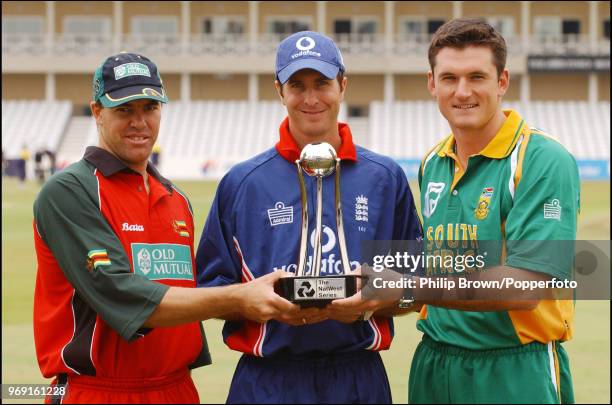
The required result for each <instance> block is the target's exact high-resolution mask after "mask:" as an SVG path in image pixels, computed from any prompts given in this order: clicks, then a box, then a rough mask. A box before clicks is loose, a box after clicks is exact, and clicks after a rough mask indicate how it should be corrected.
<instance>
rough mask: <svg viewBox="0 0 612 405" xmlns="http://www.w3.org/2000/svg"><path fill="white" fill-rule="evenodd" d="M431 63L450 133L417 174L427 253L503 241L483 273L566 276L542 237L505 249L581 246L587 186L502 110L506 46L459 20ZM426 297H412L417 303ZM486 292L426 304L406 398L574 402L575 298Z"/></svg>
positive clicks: (564, 262) (539, 136) (558, 149)
mask: <svg viewBox="0 0 612 405" xmlns="http://www.w3.org/2000/svg"><path fill="white" fill-rule="evenodd" d="M428 56H429V63H430V67H431V71H430V72H429V73H428V89H429V91H430V93H431V94H432V96H433V97H435V99H436V101H437V103H438V107H439V109H440V112H441V113H442V115H443V116H444V117H445V118H446V120H447V121H448V123H449V126H450V128H451V130H452V133H451V134H450V135H449V136H448V137H446V138H445V139H444V140H442V141H441V142H440V143H438V144H437V145H436V146H435V147H434V148H433V149H432V150H431V151H430V152H429V153H428V154H427V156H426V157H425V158H424V160H423V162H422V164H421V167H420V172H419V184H420V188H421V206H422V213H423V222H424V223H423V230H424V233H425V247H426V250H427V251H432V249H433V250H435V249H436V248H438V249H439V248H440V246H442V249H444V245H445V244H446V246H447V247H448V246H450V247H451V248H452V247H453V245H454V246H456V245H457V242H454V241H461V240H463V241H466V240H467V241H493V240H494V241H504V243H505V248H504V252H503V253H502V255H501V264H502V265H499V266H497V267H494V268H492V269H489V270H487V272H486V273H487V274H486V276H484V277H482V276H481V277H482V278H486V279H490V280H501V279H503V277H513V278H514V279H521V280H535V281H546V280H551V279H555V278H556V279H567V278H570V273H571V263H572V260H571V258H572V256H571V254H572V251H571V249H569V251H567V250H565V251H564V252H559V251H557V252H554V254H552V253H551V249H550V248H551V245H552V244H553V243H557V242H546V243H548V244H549V245H548V246H547V248H544V249H539V250H538V254H537V255H535V254H534V253H533V251H532V250H530V249H529V247H528V244H527V243H525V244H521V243H513V242H510V241H523V240H531V241H550V240H557V241H571V240H575V237H576V219H577V214H578V211H579V201H580V184H579V177H578V170H577V166H576V162H575V160H574V158H573V157H572V156H571V155H570V154H569V152H567V150H566V149H565V148H564V147H563V146H562V145H560V144H559V143H558V142H556V141H555V140H553V139H552V138H550V137H549V136H547V135H545V134H544V133H542V132H541V131H539V130H535V129H532V128H530V127H529V126H528V125H527V123H526V122H525V121H524V120H523V119H522V118H521V116H520V115H519V113H518V112H516V111H513V110H503V109H502V106H501V101H502V97H503V95H504V94H505V92H506V90H507V89H508V85H509V73H508V70H507V69H506V68H505V62H506V44H505V41H504V39H503V38H502V37H501V35H500V34H499V33H498V32H496V31H495V30H494V29H493V28H492V27H491V26H490V25H488V24H487V23H486V22H484V20H481V19H469V18H465V19H456V20H452V21H450V22H448V23H446V24H444V25H443V26H442V27H440V28H439V29H438V31H437V32H436V33H435V34H434V37H433V39H432V42H431V44H430V47H429V52H428ZM540 243H541V242H540ZM558 243H560V242H558ZM543 246H545V247H546V245H545V244H543ZM428 270H429V269H428ZM450 272H452V269H451V270H450ZM455 272H457V270H456V269H455ZM468 278H469V276H468ZM424 293H425V291H421V292H419V291H418V289H416V290H414V295H415V297H416V299H417V300H418V299H419V295H421V294H423V295H425V294H424ZM490 293H491V291H487V290H484V289H481V290H479V289H474V290H472V291H469V292H468V291H467V290H465V289H464V290H461V289H454V290H453V291H448V292H443V293H442V295H441V296H438V299H439V300H436V301H435V305H425V306H423V308H422V309H421V317H420V319H419V320H418V321H417V328H418V329H419V330H420V331H422V332H423V333H424V336H423V341H422V342H421V343H420V344H419V346H418V348H417V349H416V352H415V355H414V358H413V361H412V367H411V370H410V380H409V402H410V403H434V402H435V403H470V402H471V403H499V402H506V403H525V402H528V403H559V402H560V403H571V402H573V388H572V381H571V375H570V371H569V362H568V357H567V354H566V352H565V351H564V349H563V347H562V346H561V344H560V343H561V342H562V341H565V340H568V339H570V338H571V336H572V326H573V311H574V306H573V302H572V301H568V300H555V299H540V298H541V297H535V296H528V295H527V293H524V292H522V291H521V290H516V289H515V290H509V291H506V292H500V293H499V294H500V296H499V297H498V299H493V298H491V295H490ZM503 294H506V295H505V296H504V295H503ZM468 298H469V299H468ZM428 301H429V300H428V299H425V302H426V303H427V302H428Z"/></svg>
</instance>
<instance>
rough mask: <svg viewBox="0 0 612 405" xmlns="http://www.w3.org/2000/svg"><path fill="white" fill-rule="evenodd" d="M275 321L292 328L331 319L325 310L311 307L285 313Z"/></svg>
mask: <svg viewBox="0 0 612 405" xmlns="http://www.w3.org/2000/svg"><path fill="white" fill-rule="evenodd" d="M274 319H276V320H277V321H280V322H284V323H288V324H289V325H292V326H304V325H310V324H313V323H317V322H321V321H325V320H327V319H329V318H328V313H327V311H326V310H325V309H323V308H315V307H311V308H303V309H299V310H297V311H291V312H287V313H283V314H281V315H280V316H278V317H277V318H274Z"/></svg>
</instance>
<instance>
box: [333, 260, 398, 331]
mask: <svg viewBox="0 0 612 405" xmlns="http://www.w3.org/2000/svg"><path fill="white" fill-rule="evenodd" d="M350 274H359V275H361V276H362V277H360V279H359V280H358V289H359V291H357V293H356V294H354V295H352V296H351V297H347V298H344V299H338V300H334V301H332V302H331V303H330V304H329V305H328V306H327V309H328V310H329V313H330V316H329V318H330V319H336V320H339V321H341V322H345V321H350V322H355V321H356V320H359V319H361V320H368V319H369V318H370V316H372V314H373V313H374V312H376V311H379V310H381V309H383V308H389V307H395V306H396V304H397V301H398V300H399V298H401V296H402V295H401V290H396V289H387V288H377V287H376V284H375V283H374V279H375V278H376V277H377V274H378V273H377V272H374V271H373V270H372V267H370V266H368V265H367V264H364V265H363V266H360V267H359V268H358V269H357V270H355V271H354V272H351V273H350ZM395 276H396V274H393V275H391V276H389V275H387V277H391V278H395ZM397 276H399V275H397ZM338 318H341V319H344V320H341V319H338ZM351 319H352V320H351Z"/></svg>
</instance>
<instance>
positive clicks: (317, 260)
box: [311, 175, 323, 277]
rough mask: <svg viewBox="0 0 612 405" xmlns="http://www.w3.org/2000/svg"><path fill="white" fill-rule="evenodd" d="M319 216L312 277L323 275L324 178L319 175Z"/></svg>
mask: <svg viewBox="0 0 612 405" xmlns="http://www.w3.org/2000/svg"><path fill="white" fill-rule="evenodd" d="M316 177H317V216H316V226H317V227H316V233H315V240H314V251H313V254H312V267H313V272H312V274H311V275H312V276H314V277H319V275H320V274H321V250H322V249H321V234H322V233H323V232H322V229H323V176H319V175H317V176H316Z"/></svg>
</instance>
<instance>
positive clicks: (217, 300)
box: [143, 284, 240, 328]
mask: <svg viewBox="0 0 612 405" xmlns="http://www.w3.org/2000/svg"><path fill="white" fill-rule="evenodd" d="M239 288H240V285H239V284H237V285H229V286H223V287H210V288H183V287H170V288H169V289H168V291H167V292H166V294H165V295H164V297H163V298H162V301H161V302H160V304H159V305H158V306H157V308H156V309H155V311H154V312H153V313H152V314H151V316H150V317H149V319H147V321H146V322H145V323H144V325H143V326H144V327H147V328H154V327H163V326H176V325H180V324H185V323H189V322H195V321H201V320H205V319H210V318H223V319H225V317H226V316H230V315H232V314H234V313H237V312H236V311H237V309H238V308H239V306H240V299H239V294H240V291H239Z"/></svg>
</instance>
